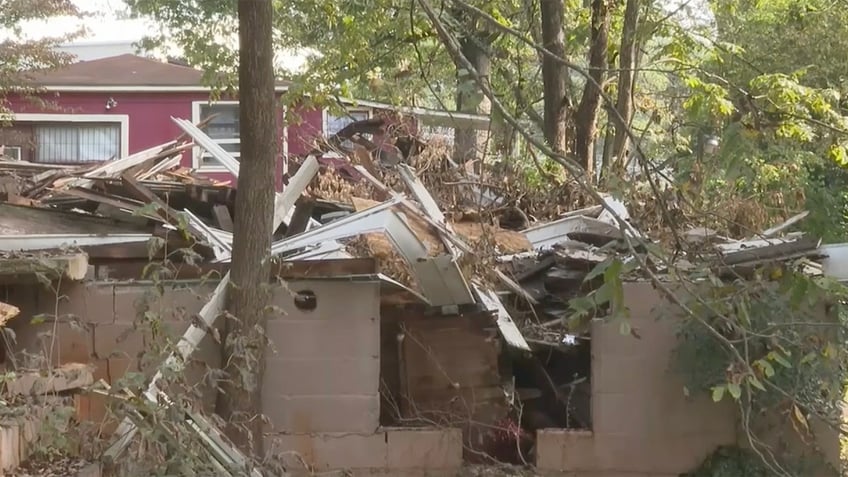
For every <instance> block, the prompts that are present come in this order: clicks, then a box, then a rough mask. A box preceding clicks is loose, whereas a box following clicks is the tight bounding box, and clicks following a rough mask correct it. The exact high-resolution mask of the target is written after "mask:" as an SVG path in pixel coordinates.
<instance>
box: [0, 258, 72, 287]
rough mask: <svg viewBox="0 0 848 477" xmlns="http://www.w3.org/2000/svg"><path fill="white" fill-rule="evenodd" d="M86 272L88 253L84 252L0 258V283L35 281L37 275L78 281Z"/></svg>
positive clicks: (50, 278) (36, 280)
mask: <svg viewBox="0 0 848 477" xmlns="http://www.w3.org/2000/svg"><path fill="white" fill-rule="evenodd" d="M87 273H88V255H86V254H84V253H76V254H70V255H53V256H50V255H44V256H38V255H33V256H25V257H23V256H10V257H3V258H0V284H16V283H35V282H38V278H39V275H41V276H44V277H47V278H48V279H49V280H58V279H59V278H60V277H61V278H66V279H69V280H73V281H80V280H82V279H83V278H85V276H86V274H87Z"/></svg>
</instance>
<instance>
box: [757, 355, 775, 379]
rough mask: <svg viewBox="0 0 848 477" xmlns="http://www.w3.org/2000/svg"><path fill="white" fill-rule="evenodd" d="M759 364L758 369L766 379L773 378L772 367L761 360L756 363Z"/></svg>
mask: <svg viewBox="0 0 848 477" xmlns="http://www.w3.org/2000/svg"><path fill="white" fill-rule="evenodd" d="M757 363H759V364H760V367H761V368H762V370H763V374H765V375H766V377H767V378H770V377H772V376H774V367H773V366H772V365H771V363H769V362H768V361H766V360H764V359H761V360H759V361H757Z"/></svg>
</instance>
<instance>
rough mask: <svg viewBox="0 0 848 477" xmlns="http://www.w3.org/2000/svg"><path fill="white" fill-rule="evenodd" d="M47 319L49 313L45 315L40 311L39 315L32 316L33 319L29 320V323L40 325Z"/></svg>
mask: <svg viewBox="0 0 848 477" xmlns="http://www.w3.org/2000/svg"><path fill="white" fill-rule="evenodd" d="M45 321H47V315H45V314H44V313H39V314H38V315H35V316H33V317H32V319H31V320H30V321H29V324H31V325H40V324H42V323H44V322H45Z"/></svg>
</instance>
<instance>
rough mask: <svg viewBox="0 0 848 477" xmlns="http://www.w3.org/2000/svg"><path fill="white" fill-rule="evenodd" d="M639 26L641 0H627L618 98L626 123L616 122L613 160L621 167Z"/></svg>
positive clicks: (628, 121)
mask: <svg viewBox="0 0 848 477" xmlns="http://www.w3.org/2000/svg"><path fill="white" fill-rule="evenodd" d="M638 27H639V0H627V6H625V8H624V27H623V29H622V32H621V51H620V54H619V62H618V67H619V69H620V72H619V74H618V98H617V99H616V109H617V110H618V113H619V114H620V115H621V117H622V118H623V119H624V125H621V124H618V123H617V122H615V121H614V122H615V124H616V128H615V143H614V145H613V153H612V154H613V160H614V161H615V162H616V164H617V166H618V167H621V166H622V165H623V164H624V162H625V159H626V156H627V148H628V142H629V141H628V138H627V131H626V128H627V127H630V122H631V120H632V119H633V87H634V85H635V83H636V48H637V45H638V44H637V42H636V30H637V28H638Z"/></svg>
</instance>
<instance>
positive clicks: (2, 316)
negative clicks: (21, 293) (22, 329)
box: [0, 301, 21, 327]
mask: <svg viewBox="0 0 848 477" xmlns="http://www.w3.org/2000/svg"><path fill="white" fill-rule="evenodd" d="M20 313H21V309H20V308H18V307H16V306H14V305H10V304H8V303H4V302H2V301H0V327H2V326H5V325H6V323H8V322H9V320H11V319H12V318H14V317H16V316H18V315H19V314H20Z"/></svg>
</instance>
